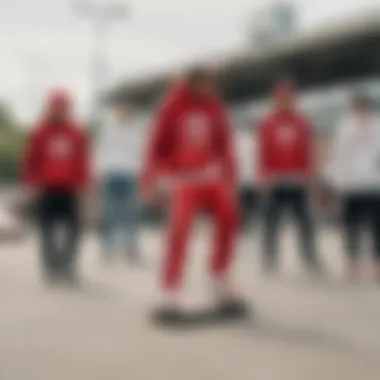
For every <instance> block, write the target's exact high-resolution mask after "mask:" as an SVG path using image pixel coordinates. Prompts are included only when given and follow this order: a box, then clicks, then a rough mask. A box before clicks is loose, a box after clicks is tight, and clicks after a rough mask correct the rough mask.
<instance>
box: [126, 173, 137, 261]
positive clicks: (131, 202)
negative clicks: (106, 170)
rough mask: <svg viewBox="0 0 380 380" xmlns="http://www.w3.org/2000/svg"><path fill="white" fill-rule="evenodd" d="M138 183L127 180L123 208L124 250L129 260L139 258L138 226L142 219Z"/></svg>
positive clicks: (132, 179)
mask: <svg viewBox="0 0 380 380" xmlns="http://www.w3.org/2000/svg"><path fill="white" fill-rule="evenodd" d="M136 184H137V181H136V180H135V179H134V178H132V177H127V178H126V194H125V200H124V207H123V217H122V219H123V232H124V235H123V236H124V248H125V254H126V256H127V258H128V259H132V260H137V259H138V258H139V248H138V225H139V219H140V215H139V213H140V202H139V199H138V194H137V185H136Z"/></svg>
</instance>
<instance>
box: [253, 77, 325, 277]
mask: <svg viewBox="0 0 380 380" xmlns="http://www.w3.org/2000/svg"><path fill="white" fill-rule="evenodd" d="M255 135H256V136H257V176H256V178H255V179H254V186H256V187H257V189H258V191H259V192H260V194H261V195H262V203H263V205H262V207H263V209H264V210H263V214H264V247H263V248H264V249H263V251H264V269H266V271H269V272H272V271H273V270H275V269H276V267H277V256H278V247H277V245H278V234H279V230H280V223H279V222H280V217H281V214H282V213H283V211H284V210H285V209H286V208H288V209H289V210H290V211H291V212H292V213H293V215H294V217H295V220H296V223H297V226H298V229H299V232H300V241H301V248H302V252H303V255H302V258H303V262H304V263H305V267H306V268H307V270H309V271H310V272H311V273H313V274H318V273H319V272H320V270H321V266H320V264H319V260H318V259H317V253H316V248H315V241H314V231H313V223H312V217H311V213H310V209H309V200H311V198H312V197H311V196H312V194H313V193H314V192H315V190H316V186H315V184H316V174H317V165H318V162H317V161H318V155H317V144H316V138H315V135H314V132H313V128H312V125H311V123H310V122H309V121H308V119H307V118H306V117H305V116H304V115H303V113H302V112H301V111H300V110H299V109H298V107H297V104H296V96H295V89H294V84H293V83H292V82H291V81H290V80H283V81H280V82H278V83H277V84H276V86H275V88H274V91H273V106H272V109H271V110H269V112H268V113H267V114H266V115H265V117H264V118H263V121H262V122H261V123H260V125H259V128H258V133H257V132H256V131H255Z"/></svg>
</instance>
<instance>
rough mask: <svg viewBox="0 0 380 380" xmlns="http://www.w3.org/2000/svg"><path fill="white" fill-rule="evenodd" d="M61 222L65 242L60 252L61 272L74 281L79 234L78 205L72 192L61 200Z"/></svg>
mask: <svg viewBox="0 0 380 380" xmlns="http://www.w3.org/2000/svg"><path fill="white" fill-rule="evenodd" d="M62 206H63V207H62V209H61V222H62V224H63V226H64V229H65V240H64V243H63V246H62V250H61V268H62V272H63V273H64V274H65V275H67V276H68V277H69V279H74V278H75V276H76V258H77V253H78V243H79V237H80V233H81V226H80V209H79V208H80V205H79V201H78V199H77V196H76V194H75V193H74V192H72V193H68V194H66V195H65V197H64V198H63V199H62Z"/></svg>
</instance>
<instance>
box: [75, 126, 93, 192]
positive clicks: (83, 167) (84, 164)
mask: <svg viewBox="0 0 380 380" xmlns="http://www.w3.org/2000/svg"><path fill="white" fill-rule="evenodd" d="M90 162H91V158H90V150H89V146H88V138H87V134H86V133H85V132H82V131H81V132H80V135H79V145H78V152H77V166H76V168H77V185H78V187H79V189H80V190H85V189H87V187H88V186H89V185H90V180H91V165H90Z"/></svg>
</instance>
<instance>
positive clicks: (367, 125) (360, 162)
mask: <svg viewBox="0 0 380 380" xmlns="http://www.w3.org/2000/svg"><path fill="white" fill-rule="evenodd" d="M326 174H327V177H328V179H330V180H331V182H332V184H333V185H335V187H336V188H338V189H340V190H342V191H345V190H346V191H373V190H376V191H380V119H379V118H378V117H377V116H376V115H374V116H372V117H370V118H369V119H368V120H365V121H363V120H358V118H357V117H356V116H355V115H349V116H347V117H346V118H345V119H344V120H343V121H342V122H341V123H340V125H339V126H338V129H337V131H336V134H335V138H334V140H333V146H332V157H331V160H330V162H329V164H328V166H327V173H326Z"/></svg>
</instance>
